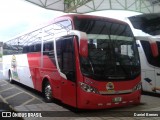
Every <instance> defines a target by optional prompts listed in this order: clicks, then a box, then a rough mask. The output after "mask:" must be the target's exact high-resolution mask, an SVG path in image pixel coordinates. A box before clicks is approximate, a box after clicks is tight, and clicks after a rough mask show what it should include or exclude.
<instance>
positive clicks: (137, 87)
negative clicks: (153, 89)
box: [133, 82, 142, 92]
mask: <svg viewBox="0 0 160 120" xmlns="http://www.w3.org/2000/svg"><path fill="white" fill-rule="evenodd" d="M141 88H142V83H141V82H140V83H138V84H137V85H136V86H135V87H134V88H133V92H134V91H136V90H141Z"/></svg>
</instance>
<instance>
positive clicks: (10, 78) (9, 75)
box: [8, 71, 13, 83]
mask: <svg viewBox="0 0 160 120" xmlns="http://www.w3.org/2000/svg"><path fill="white" fill-rule="evenodd" d="M8 80H9V82H10V83H13V79H12V74H11V71H9V72H8Z"/></svg>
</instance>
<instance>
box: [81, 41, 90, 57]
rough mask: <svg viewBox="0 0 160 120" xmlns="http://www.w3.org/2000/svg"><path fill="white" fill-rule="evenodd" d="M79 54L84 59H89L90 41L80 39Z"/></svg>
mask: <svg viewBox="0 0 160 120" xmlns="http://www.w3.org/2000/svg"><path fill="white" fill-rule="evenodd" d="M79 54H80V55H81V56H82V57H88V40H87V39H80V45H79Z"/></svg>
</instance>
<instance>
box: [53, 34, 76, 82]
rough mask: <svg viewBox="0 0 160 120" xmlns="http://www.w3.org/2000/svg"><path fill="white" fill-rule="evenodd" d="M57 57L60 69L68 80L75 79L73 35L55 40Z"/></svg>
mask: <svg viewBox="0 0 160 120" xmlns="http://www.w3.org/2000/svg"><path fill="white" fill-rule="evenodd" d="M56 49H57V59H58V64H59V67H60V70H61V72H62V73H64V74H65V75H66V76H67V79H68V80H71V81H75V62H74V60H75V59H74V47H73V37H67V38H66V37H64V38H62V39H60V40H58V41H56Z"/></svg>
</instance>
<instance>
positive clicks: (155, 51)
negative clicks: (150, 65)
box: [150, 40, 159, 57]
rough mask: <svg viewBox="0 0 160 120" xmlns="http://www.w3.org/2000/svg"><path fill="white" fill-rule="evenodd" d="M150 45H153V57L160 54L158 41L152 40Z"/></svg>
mask: <svg viewBox="0 0 160 120" xmlns="http://www.w3.org/2000/svg"><path fill="white" fill-rule="evenodd" d="M150 46H151V52H152V55H153V57H157V56H158V55H159V52H158V46H157V43H156V41H151V40H150Z"/></svg>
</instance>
